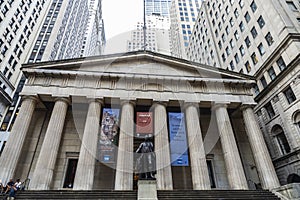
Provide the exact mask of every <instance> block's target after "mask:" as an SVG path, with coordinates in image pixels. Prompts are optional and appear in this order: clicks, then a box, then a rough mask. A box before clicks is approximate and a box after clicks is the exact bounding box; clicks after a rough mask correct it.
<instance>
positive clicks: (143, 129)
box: [136, 112, 153, 136]
mask: <svg viewBox="0 0 300 200" xmlns="http://www.w3.org/2000/svg"><path fill="white" fill-rule="evenodd" d="M136 134H137V135H138V136H140V135H146V134H153V120H152V112H137V113H136Z"/></svg>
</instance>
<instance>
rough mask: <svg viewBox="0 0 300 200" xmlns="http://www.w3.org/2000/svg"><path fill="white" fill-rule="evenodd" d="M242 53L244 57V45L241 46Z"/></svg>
mask: <svg viewBox="0 0 300 200" xmlns="http://www.w3.org/2000/svg"><path fill="white" fill-rule="evenodd" d="M240 53H241V55H242V57H243V56H244V55H245V49H244V46H243V45H242V46H240Z"/></svg>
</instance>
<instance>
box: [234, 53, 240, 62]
mask: <svg viewBox="0 0 300 200" xmlns="http://www.w3.org/2000/svg"><path fill="white" fill-rule="evenodd" d="M234 59H235V62H236V64H238V63H239V62H240V58H239V55H238V54H237V53H236V54H235V55H234Z"/></svg>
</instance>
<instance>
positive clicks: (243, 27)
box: [239, 22, 245, 32]
mask: <svg viewBox="0 0 300 200" xmlns="http://www.w3.org/2000/svg"><path fill="white" fill-rule="evenodd" d="M239 27H240V30H241V32H244V30H245V26H244V23H243V22H241V23H240V25H239Z"/></svg>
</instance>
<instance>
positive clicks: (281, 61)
mask: <svg viewBox="0 0 300 200" xmlns="http://www.w3.org/2000/svg"><path fill="white" fill-rule="evenodd" d="M276 63H277V65H278V67H279V69H280V70H281V71H282V70H284V69H285V68H286V64H285V62H284V60H283V59H282V57H280V58H279V59H278V60H277V61H276Z"/></svg>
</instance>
